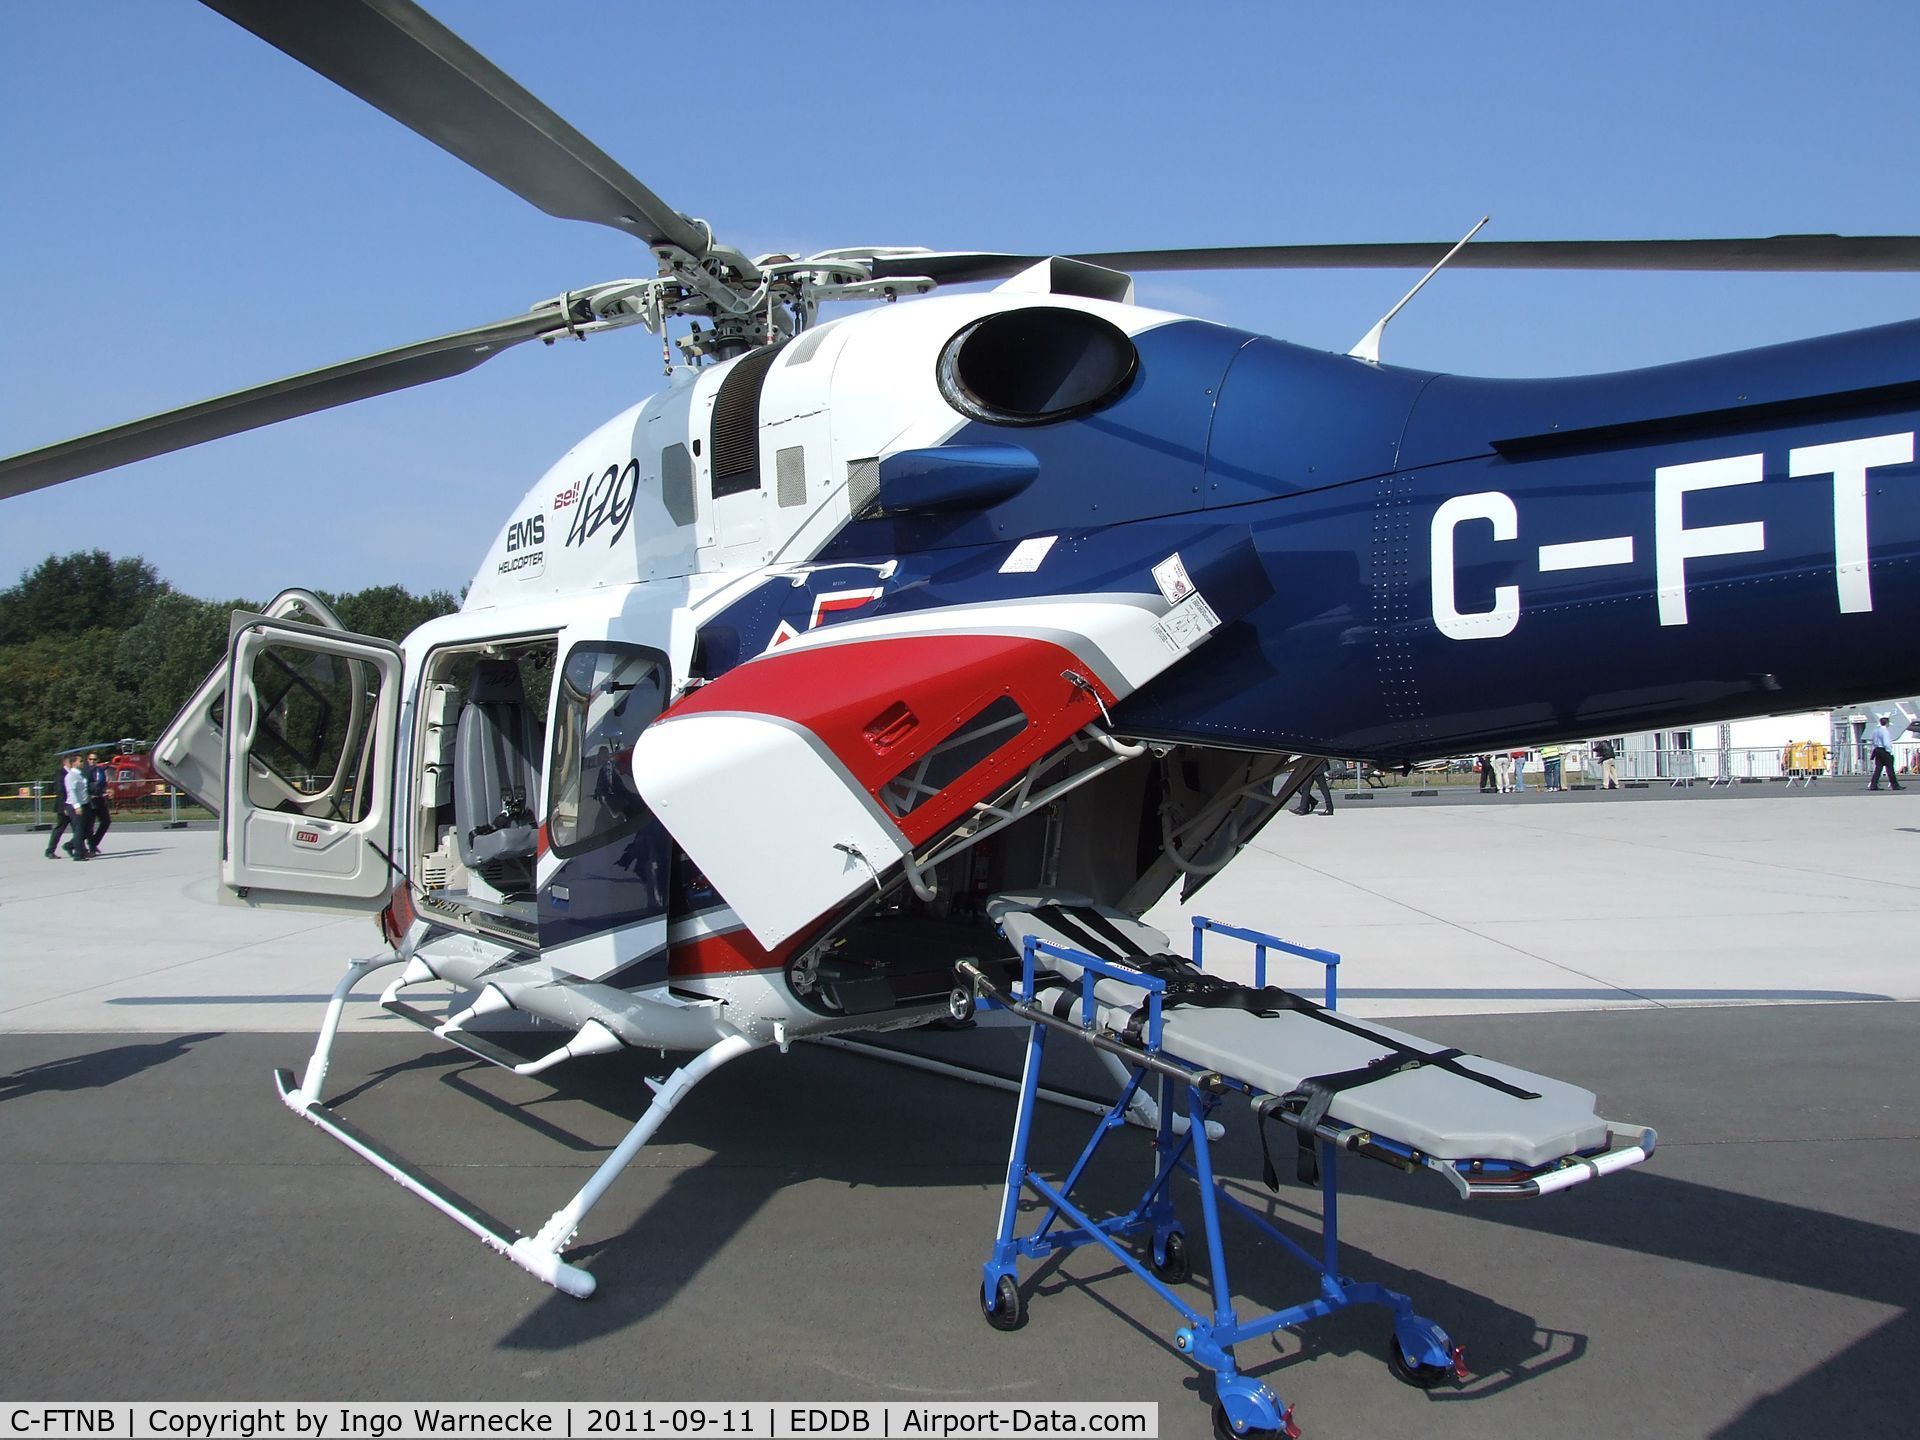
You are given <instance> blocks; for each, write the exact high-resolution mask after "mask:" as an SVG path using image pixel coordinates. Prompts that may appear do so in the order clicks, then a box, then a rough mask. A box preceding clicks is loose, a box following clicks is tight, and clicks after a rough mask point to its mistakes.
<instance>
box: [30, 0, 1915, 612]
mask: <svg viewBox="0 0 1920 1440" xmlns="http://www.w3.org/2000/svg"><path fill="white" fill-rule="evenodd" d="M430 8H433V9H434V10H435V13H436V14H438V15H439V16H440V18H442V19H443V20H445V21H446V22H447V23H448V24H449V25H451V26H452V27H453V28H454V29H455V30H457V31H459V32H460V33H461V34H462V35H463V36H464V37H465V38H466V39H467V40H469V41H470V42H471V43H473V44H474V45H476V46H477V47H478V48H479V49H481V50H482V51H483V52H485V53H486V54H488V55H489V56H490V57H492V58H493V59H494V60H495V61H496V62H497V63H499V64H500V65H502V66H503V67H504V68H505V69H507V70H508V71H509V72H510V73H512V74H513V75H514V76H515V77H516V78H518V79H519V80H520V81H522V83H524V84H526V85H527V86H528V87H529V88H531V89H532V90H533V91H534V92H535V93H536V94H538V95H540V96H541V97H542V98H543V99H545V100H546V101H547V102H548V103H549V104H550V105H552V106H553V107H554V108H555V109H556V110H558V111H559V112H560V113H561V114H563V115H565V116H566V117H567V118H568V119H569V120H571V121H572V122H573V123H574V124H575V125H576V126H578V127H579V128H580V129H581V130H583V131H584V132H585V133H586V134H588V135H589V136H591V137H592V138H593V139H594V140H596V141H597V142H598V143H599V144H600V145H601V146H602V147H604V148H605V149H606V150H607V151H609V152H610V153H611V154H613V155H614V156H615V157H617V158H618V159H620V160H621V161H622V162H623V163H624V164H625V165H626V166H627V167H628V168H629V169H630V170H631V171H633V173H635V174H636V175H638V176H639V177H640V178H641V179H642V180H644V181H645V182H646V183H647V184H649V185H650V186H652V187H653V189H654V190H656V191H657V192H658V193H659V194H660V195H661V196H662V197H663V198H665V199H666V200H667V201H668V202H669V203H671V204H673V205H675V206H677V207H678V208H680V209H681V210H684V211H686V212H688V213H690V214H694V215H699V216H703V217H705V218H707V219H708V220H710V221H711V222H712V223H713V225H714V227H715V229H716V231H717V232H718V233H719V234H720V235H721V236H722V237H723V238H725V239H727V240H729V241H731V242H732V243H734V244H736V245H738V246H739V247H740V248H742V249H744V250H747V251H748V252H750V253H755V252H762V251H767V250H774V249H779V250H786V251H789V252H793V253H800V252H802V251H805V250H811V249H819V248H823V247H827V246H837V245H852V244H924V245H930V246H934V247H937V248H982V249H1014V250H1036V251H1044V250H1049V249H1058V250H1091V249H1103V248H1135V247H1150V246H1178V245H1205V244H1253V243H1283V242H1298V241H1328V240H1407V239H1415V240H1428V239H1441V238H1453V237H1455V236H1457V235H1459V234H1462V233H1464V232H1465V231H1466V229H1467V228H1468V227H1469V226H1470V225H1471V224H1472V223H1473V221H1474V220H1476V219H1477V218H1479V216H1481V215H1482V214H1488V213H1490V214H1491V215H1492V216H1493V224H1492V225H1491V226H1490V227H1489V228H1488V229H1487V230H1486V231H1485V232H1483V233H1484V235H1485V237H1486V238H1488V239H1496V238H1499V239H1532V238H1588V237H1595V238H1606V237H1615V236H1622V237H1629V236H1675V237H1679V236H1693V235H1707V236H1712V235H1744V234H1775V233H1784V232H1799V231H1837V232H1840V233H1850V234H1883V233H1888V234H1891V233H1904V234H1912V233H1920V184H1916V170H1917V169H1920V167H1917V166H1916V163H1915V160H1916V157H1915V153H1914V151H1915V142H1916V138H1917V137H1920V124H1916V122H1915V119H1914V115H1913V109H1912V98H1911V97H1912V74H1911V68H1912V57H1913V55H1914V54H1915V53H1917V51H1920V6H1915V5H1913V4H1912V3H1911V0H1902V3H1895V0H1886V3H1872V4H1865V3H1863V4H1846V3H1837V4H1832V5H1824V6H1818V7H1816V6H1811V5H1805V4H1794V3H1754V0H1748V3H1741V4H1732V3H1712V0H1707V3H1686V4H1674V3H1672V0H1667V3H1659V4H1642V3H1615V4H1608V5H1581V6H1574V5H1562V4H1552V3H1539V0H1534V3H1528V4H1478V5H1471V6H1466V5H1460V6H1441V5H1434V4H1418V5H1416V4H1393V3H1381V4H1366V5H1347V6H1333V5H1306V4H1279V3H1274V4H1252V3H1195V4H1192V5H1187V6H1183V7H1178V8H1176V7H1174V6H1172V5H1166V4H1163V5H1145V4H1133V3H1109V4H1101V5H1096V4H1092V3H1064V0H1037V3H1036V0H1028V3H1025V4H1019V5H1014V4H1000V3H975V4H965V5H948V6H941V7H933V6H926V7H915V6H906V5H892V6H873V5H862V4H847V3H842V4H836V5H832V6H827V7H824V8H823V7H817V6H812V7H810V6H772V5H763V4H758V3H752V0H741V3H736V4H732V5H728V6H723V7H708V8H705V9H701V8H697V7H696V8H691V9H690V8H688V7H670V6H666V5H656V4H642V3H637V0H636V3H621V4H615V3H611V0H595V3H590V0H542V3H539V4H534V3H530V0H528V3H516V4H508V3H500V0H433V3H432V4H431V6H430ZM0 127H4V128H3V131H0V133H4V136H5V143H4V145H0V194H4V195H5V196H6V197H7V201H6V204H5V206H4V207H0V260H3V261H4V263H0V313H4V314H5V315H6V317H7V321H8V323H7V325H6V326H5V328H4V330H3V331H0V452H5V453H11V452H13V451H16V450H21V449H26V448H30V447H32V446H35V445H38V444H44V443H47V442H50V441H54V440H59V439H64V438H66V437H67V436H69V435H73V434H77V433H80V432H83V431H86V430H90V429H94V428H97V427H99V426H103V425H108V424H112V423H116V422H118V421H121V420H124V419H129V418H132V417H134V416H137V415H142V414H146V413H149V412H151V411H154V410H159V409H164V408H167V407H170V406H173V405H179V404H185V403H188V402H191V401H194V400H198V399H202V398H204V397H206V396H209V395H213V394H217V393H220V392H222V391H225V390H230V389H234V388H238V387H240V386H244V385H248V384H252V383H255V382H258V381H262V380H266V379H269V378H273V377H275V376H279V375H283V374H288V373H292V372H295V371H299V370H304V369H308V368H312V367H313V366H316V365H322V364H326V363H330V362H332V361H335V360H340V359H344V358H347V357H349V356H353V355H359V354H364V353H366V352H368V351H371V350H376V349H382V348H385V347H387V346H391V345H397V344H402V343H405V342H407V341H411V340H414V339H419V338H422V337H425V336H429V335H437V334H441V333H444V332H446V331H450V330H456V329H460V328H462V327H464V326H467V325H471V324H475V323H479V322H481V321H485V320H492V319H497V318H501V317H504V316H507V315H510V314H513V313H515V312H516V311H519V310H520V309H522V308H524V307H525V306H526V305H529V304H531V303H533V302H535V301H537V300H540V299H543V298H546V297H548V296H551V295H554V294H556V293H558V292H559V291H561V290H564V289H567V288H570V287H573V286H577V285H582V284H588V283H592V282H595V281H599V280H604V279H611V278H614V277H618V276H625V275H637V274H643V273H648V272H649V270H650V266H649V264H648V258H647V256H646V255H645V253H644V252H643V251H642V250H641V249H640V248H639V247H638V246H636V245H634V244H632V243H631V242H628V241H624V240H623V239H622V238H621V237H619V236H617V235H615V234H613V233H611V232H609V231H605V230H602V229H601V228H599V227H595V226H589V225H581V224H575V223H568V222H565V221H560V220H554V219H550V218H548V217H547V216H545V215H543V214H541V213H540V212H538V211H536V210H534V209H533V208H532V207H530V206H528V205H527V204H525V203H524V202H522V201H520V200H518V199H517V198H515V197H514V196H512V195H510V194H508V193H507V192H505V191H503V190H501V189H499V188H498V187H496V186H495V185H493V184H492V183H491V182H490V181H487V180H485V179H484V178H482V177H480V176H478V175H477V174H474V173H473V172H471V171H469V170H467V169H466V168H465V167H464V166H462V165H460V164H459V163H458V162H456V161H454V160H452V159H451V158H450V157H448V156H445V155H443V154H442V153H441V152H439V151H438V150H436V149H434V148H433V147H432V146H430V145H429V144H427V143H426V142H425V141H423V140H420V139H418V138H417V137H415V136H414V135H412V134H411V133H410V132H408V131H406V130H404V129H402V128H401V127H400V126H398V125H397V124H395V123H394V122H392V121H390V120H388V119H387V118H386V117H385V116H383V115H380V114H378V113H376V112H374V111H372V110H371V109H369V108H367V107H366V106H364V105H362V104H361V103H360V102H358V101H356V100H354V99H353V98H352V97H351V96H348V95H346V94H345V93H343V92H341V91H338V90H336V89H335V88H334V87H332V86H331V85H329V84H328V83H327V82H325V81H323V80H321V79H319V78H318V77H317V76H314V75H313V74H311V73H310V72H308V71H306V70H305V69H304V68H302V67H300V66H298V65H296V64H295V63H294V62H292V61H290V60H288V59H286V58H285V57H284V56H282V55H280V54H279V53H278V52H277V51H274V50H272V49H270V48H269V47H267V46H265V45H264V44H262V43H261V42H260V41H258V40H256V39H254V38H253V37H252V36H251V35H249V34H247V33H245V32H244V31H241V30H239V29H238V28H236V27H234V26H233V25H231V24H230V23H228V22H226V21H224V20H222V19H221V18H220V17H218V16H216V15H214V14H213V13H212V12H211V11H208V10H205V9H203V8H202V7H201V6H199V5H197V4H194V3H191V0H69V3H63V4H59V5H31V6H30V5H28V4H24V3H19V4H12V5H7V6H4V7H0ZM1413 278H1414V277H1413V276H1411V275H1402V274H1400V273H1397V272H1370V273H1369V272H1359V273H1346V274H1320V275H1306V274H1291V275H1238V276H1225V275H1220V276H1209V277H1199V278H1196V277H1192V276H1171V277H1164V278H1158V279H1156V278H1153V277H1144V278H1143V281H1142V284H1141V287H1140V295H1141V299H1142V300H1143V301H1144V302H1146V303H1150V304H1157V305H1163V306H1166V307H1168V308H1171V309H1177V310H1183V311H1186V312H1188V313H1191V314H1196V315H1200V316H1202V317H1205V318H1209V319H1216V320H1221V321H1227V322H1231V323H1234V324H1239V325H1243V326H1246V327H1248V328H1251V329H1255V330H1260V331H1264V332H1266V333H1269V334H1274V335H1279V336H1282V337H1285V338H1288V339H1291V340H1296V341H1299V342H1301V343H1305V344H1311V345H1318V346H1323V347H1326V348H1329V349H1334V350H1345V349H1346V348H1347V347H1348V346H1349V345H1351V344H1352V343H1353V342H1354V341H1355V340H1356V339H1357V338H1358V337H1359V336H1360V335H1361V334H1362V333H1363V332H1364V331H1365V330H1366V329H1367V328H1368V326H1370V325H1371V324H1372V323H1373V321H1374V320H1375V319H1376V318H1378V316H1379V315H1380V314H1381V313H1382V312H1383V311H1384V310H1385V309H1386V308H1387V307H1388V306H1389V305H1391V304H1392V303H1393V301H1394V300H1396V299H1397V298H1398V297H1399V295H1400V294H1401V293H1402V291H1403V290H1404V289H1405V288H1406V286H1407V285H1408V284H1410V283H1411V281H1412V279H1413ZM1916 315H1920V277H1914V276H1699V275H1678V276H1648V275H1617V276H1596V275H1577V274H1576V275H1544V274H1527V275H1502V274H1497V273H1480V274H1471V273H1466V272H1461V273H1458V274H1453V275H1445V274H1443V275H1442V276H1441V277H1440V278H1439V279H1437V280H1436V281H1435V282H1434V284H1433V285H1432V286H1430V287H1429V288H1428V290H1427V291H1426V292H1425V293H1423V294H1422V295H1421V297H1420V298H1419V299H1417V300H1416V301H1415V302H1414V304H1413V305H1412V307H1410V308H1409V309H1408V310H1407V311H1406V312H1404V313H1403V314H1402V315H1401V316H1400V318H1399V319H1397V320H1396V321H1395V322H1394V324H1393V326H1392V327H1391V328H1390V329H1389V331H1388V334H1387V342H1386V347H1385V352H1384V358H1385V359H1386V360H1387V361H1388V362H1389V363H1399V364H1407V365H1416V366H1421V367H1425V368H1431V369H1438V370H1450V371H1459V372H1467V373H1480V374H1510V375H1526V374H1562V373H1571V372H1578V371H1587V370H1610V369H1619V368H1624V367H1630V366H1635V365H1642V364H1651V363H1656V362H1659V361H1662V360H1669V359H1676V358H1680V357H1684V356H1690V355H1699V354H1706V353H1710V352H1713V351H1716V350H1726V349H1737V348H1741V347H1745V346H1749V345H1758V344H1766V343H1770V342H1774V341H1779V340H1786V339H1793V338H1797V337H1800V336H1805V335H1811V334H1818V333H1823V332H1826V331H1831V330H1841V329H1849V328H1853V327H1856V326H1862V325H1869V324H1875V323H1879V322H1882V321H1886V320H1895V319H1906V318H1911V317H1914V316H1916ZM659 383H660V363H659V348H658V342H657V341H655V340H653V339H652V338H651V337H649V336H647V335H645V334H644V333H643V332H640V331H637V330H634V331H628V332H624V333H621V334H615V335H609V336H602V337H599V338H598V339H596V340H593V341H591V342H589V343H587V344H584V345H564V346H555V347H553V348H551V349H546V348H542V347H522V348H520V349H517V350H515V351H512V352H511V353H509V354H507V355H505V356H503V357H502V358H500V359H498V360H495V361H493V362H492V363H490V364H488V365H485V366H483V367H481V368H480V369H479V370H477V371H474V372H473V373H471V374H469V375H467V376H465V377H463V378H459V379H455V380H451V381H447V382H443V383H442V384H440V385H437V386H431V387H425V388H421V389H415V390H410V391H405V392H402V393H400V394H397V395H392V396H387V397H383V398H381V399H378V400H375V401H371V402H366V403H363V404H361V405H359V406H356V407H353V408H351V409H348V410H341V411H334V412H331V413H329V414H326V415H320V416H313V417H309V418H307V419H304V420H300V421H295V422H291V423H289V424H286V425H282V426H278V427H275V428H271V429H268V430H264V431H259V432H256V433H254V434H251V435H247V436H240V437H236V438H233V439H230V440H225V441H221V442H217V443H215V444H212V445H208V446H204V447H201V448H199V449H197V450H193V451H187V452H183V453H181V454H178V455H174V456H169V457H163V458H161V459H158V460H153V461H148V462H145V463H143V464H140V465H136V466H131V467H128V468H125V469H122V470H118V471H113V472H109V473H107V474H104V475H99V476H94V477H90V478H86V479H82V480H78V481H74V482H71V483H69V484H67V485H65V486H62V487H58V488H56V489H55V490H52V491H48V492H43V493H41V494H38V495H32V496H26V497H22V498H19V499H16V500H12V501H9V502H6V503H5V504H4V506H3V507H0V584H4V583H10V582H11V581H12V580H13V579H14V577H16V576H17V575H18V574H19V573H20V571H21V570H22V569H24V568H26V567H28V566H30V565H32V564H33V563H35V562H36V561H38V560H39V559H40V558H41V557H42V556H44V555H46V554H47V553H49V552H50V551H65V550H70V549H76V548H82V547H93V546H100V547H103V548H106V549H108V550H111V551H113V552H114V553H115V554H133V553H139V554H144V555H145V556H147V558H148V559H150V560H151V561H153V563H154V564H155V565H156V566H157V567H158V568H159V570H160V572H161V573H162V574H163V575H164V576H165V577H166V578H167V579H169V580H170V581H172V582H173V583H174V584H176V585H177V586H179V587H181V588H182V589H185V590H187V591H189V592H192V593H195V594H200V595H206V596H210V597H216V598H227V597H232V596H250V597H253V598H265V597H266V596H267V595H269V594H271V593H272V592H273V591H275V590H277V589H279V588H280V587H282V586H283V585H287V584H304V585H309V586H319V587H322V588H328V589H354V588H358V587H360V586H364V585H370V584H379V583H385V582H389V581H397V582H400V583H404V584H406V585H408V586H410V587H411V588H414V589H416V590H419V589H427V588H432V587H441V586H444V587H447V588H450V589H457V588H458V587H459V586H460V585H461V584H462V583H463V582H464V581H465V580H466V579H467V578H468V576H469V574H470V573H471V571H472V568H473V566H474V565H475V564H477V563H478V560H479V558H480V555H481V552H482V551H483V550H484V549H485V547H486V545H487V543H488V542H489V540H490V539H491V538H492V536H493V534H494V532H495V531H496V529H497V528H498V526H499V524H500V522H501V520H502V519H503V518H504V517H505V515H506V514H507V512H508V510H509V508H510V507H511V506H512V505H513V504H514V503H515V501H516V500H517V499H518V498H519V497H520V496H521V494H522V493H523V492H524V491H525V490H526V489H527V488H528V487H529V486H530V485H531V484H532V483H533V482H534V480H535V479H536V478H537V477H538V476H539V474H540V473H541V471H543V470H544V469H545V468H546V466H547V465H548V464H550V463H551V462H552V461H553V460H554V459H555V458H557V457H558V456H559V455H560V454H561V453H562V452H563V451H564V450H565V449H566V448H567V447H568V445H569V444H571V443H572V442H573V441H574V440H575V439H577V438H578V437H579V436H580V435H582V434H584V433H585V432H586V431H587V430H589V429H591V428H592V427H593V426H594V425H595V424H597V423H598V422H599V421H601V420H603V419H605V418H606V417H607V416H609V415H611V414H612V413H614V412H615V411H617V410H619V409H621V408H623V407H624V406H626V405H628V404H631V403H632V402H633V401H635V400H637V399H639V398H641V397H642V396H644V395H645V394H647V393H649V392H650V391H651V390H652V389H654V388H655V387H656V386H657V385H658V384H659Z"/></svg>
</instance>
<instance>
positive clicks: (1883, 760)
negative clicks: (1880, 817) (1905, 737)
mask: <svg viewBox="0 0 1920 1440" xmlns="http://www.w3.org/2000/svg"><path fill="white" fill-rule="evenodd" d="M1892 719H1893V717H1892V716H1891V715H1882V716H1881V717H1880V723H1879V724H1878V725H1876V726H1874V727H1873V778H1872V779H1871V780H1869V781H1868V782H1867V788H1868V789H1869V790H1878V789H1879V788H1880V772H1881V771H1882V770H1884V771H1886V772H1887V783H1888V784H1889V785H1891V786H1892V787H1893V788H1894V789H1896V790H1904V789H1906V788H1907V787H1906V786H1904V785H1902V784H1901V783H1900V776H1899V774H1898V773H1897V772H1896V771H1895V770H1894V768H1893V735H1892V734H1891V733H1890V732H1889V731H1888V729H1887V723H1888V722H1889V721H1891V720H1892Z"/></svg>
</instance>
